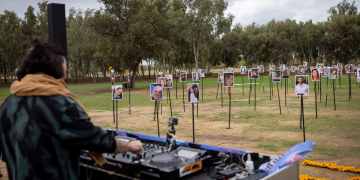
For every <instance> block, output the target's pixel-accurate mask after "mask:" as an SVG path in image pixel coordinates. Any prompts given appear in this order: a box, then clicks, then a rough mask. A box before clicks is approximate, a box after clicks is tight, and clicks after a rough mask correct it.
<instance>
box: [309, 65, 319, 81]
mask: <svg viewBox="0 0 360 180" xmlns="http://www.w3.org/2000/svg"><path fill="white" fill-rule="evenodd" d="M311 81H320V73H319V69H317V68H313V69H311Z"/></svg>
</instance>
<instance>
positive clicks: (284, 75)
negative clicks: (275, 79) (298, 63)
mask: <svg viewBox="0 0 360 180" xmlns="http://www.w3.org/2000/svg"><path fill="white" fill-rule="evenodd" d="M289 76H290V71H289V70H288V69H287V68H285V69H283V70H282V78H283V79H289Z"/></svg>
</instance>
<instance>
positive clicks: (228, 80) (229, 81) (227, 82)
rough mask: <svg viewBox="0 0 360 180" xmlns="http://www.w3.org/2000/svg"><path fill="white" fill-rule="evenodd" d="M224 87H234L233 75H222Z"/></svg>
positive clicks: (228, 73) (229, 73)
mask: <svg viewBox="0 0 360 180" xmlns="http://www.w3.org/2000/svg"><path fill="white" fill-rule="evenodd" d="M224 87H234V73H233V72H226V73H224Z"/></svg>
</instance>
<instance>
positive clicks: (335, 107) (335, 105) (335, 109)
mask: <svg viewBox="0 0 360 180" xmlns="http://www.w3.org/2000/svg"><path fill="white" fill-rule="evenodd" d="M333 93H334V109H335V111H336V104H335V82H334V79H333Z"/></svg>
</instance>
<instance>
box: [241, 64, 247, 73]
mask: <svg viewBox="0 0 360 180" xmlns="http://www.w3.org/2000/svg"><path fill="white" fill-rule="evenodd" d="M240 74H246V66H241V67H240Z"/></svg>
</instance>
